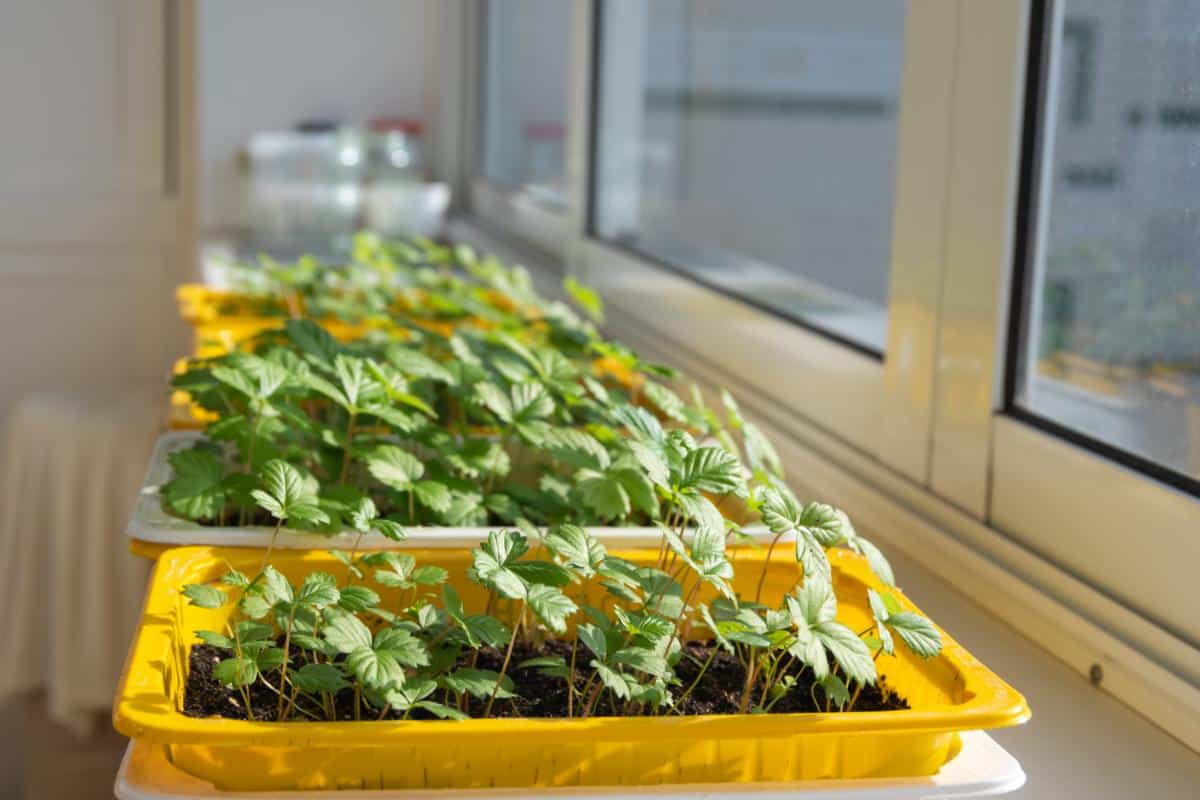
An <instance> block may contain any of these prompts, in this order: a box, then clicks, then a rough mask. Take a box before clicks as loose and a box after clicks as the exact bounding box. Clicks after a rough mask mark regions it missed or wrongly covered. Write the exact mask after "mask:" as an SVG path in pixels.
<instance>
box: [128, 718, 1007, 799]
mask: <svg viewBox="0 0 1200 800" xmlns="http://www.w3.org/2000/svg"><path fill="white" fill-rule="evenodd" d="M961 736H962V750H961V751H959V753H958V755H956V756H955V757H954V758H952V759H950V761H948V762H947V763H946V764H945V765H944V766H943V767H942V768H941V769H940V770H939V771H938V772H937V774H935V775H930V776H928V777H920V778H861V779H858V780H845V781H839V780H825V781H800V782H797V783H790V784H789V783H742V784H734V785H728V784H727V785H713V784H679V785H676V786H647V787H644V788H640V789H633V790H631V789H630V788H628V787H619V788H614V787H576V788H562V789H543V790H541V791H539V792H538V796H539V797H545V798H570V800H614V798H622V800H671V799H672V798H682V797H686V798H690V800H703V799H704V798H746V800H751V799H752V800H788V799H790V798H803V800H865V799H866V798H871V800H936V798H950V797H953V798H968V797H995V796H996V795H1001V794H1007V793H1009V792H1014V791H1016V790H1017V789H1019V788H1021V787H1022V786H1023V785H1025V773H1024V771H1022V769H1021V765H1020V764H1018V763H1017V760H1016V759H1015V758H1013V757H1012V756H1011V755H1009V754H1008V753H1007V752H1006V751H1005V750H1004V748H1002V747H1001V746H1000V745H998V744H996V742H995V741H994V740H993V739H992V738H991V737H990V736H988V735H987V734H986V733H984V732H983V731H968V732H966V733H963V734H962V735H961ZM113 792H114V794H115V795H116V797H117V800H184V799H185V798H186V800H210V798H211V800H222V798H223V799H224V800H231V798H233V797H236V796H237V795H235V794H231V793H229V792H222V791H220V790H219V789H217V788H216V787H214V786H213V785H212V784H211V783H208V782H206V781H202V780H200V779H199V778H194V777H192V776H191V775H188V774H187V773H186V772H184V771H182V770H180V769H179V768H177V767H175V766H174V765H173V764H172V763H171V762H170V760H168V758H167V755H166V751H165V749H164V748H163V747H161V746H159V745H150V744H143V743H141V742H131V743H130V744H129V747H128V748H126V750H125V757H124V758H123V759H122V761H121V768H120V769H119V770H118V772H117V780H116V784H115V785H114V787H113ZM522 795H523V793H522V792H521V790H515V789H464V790H461V791H454V790H446V789H431V790H428V791H421V790H395V791H389V790H386V789H377V790H369V789H368V790H362V791H353V790H348V791H343V792H337V793H336V794H335V793H334V792H329V791H321V790H316V791H299V792H265V793H255V794H254V795H253V797H254V798H255V800H334V799H335V798H336V800H513V799H514V798H516V797H520V796H522ZM243 796H244V797H248V796H249V795H243Z"/></svg>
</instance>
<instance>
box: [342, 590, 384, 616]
mask: <svg viewBox="0 0 1200 800" xmlns="http://www.w3.org/2000/svg"><path fill="white" fill-rule="evenodd" d="M378 605H379V595H378V594H376V593H375V592H373V591H371V590H370V589H368V588H367V587H365V586H345V587H343V588H342V590H341V593H340V596H339V597H338V607H339V608H341V609H343V610H345V611H350V612H353V613H358V612H361V611H367V610H369V609H372V608H376V607H378Z"/></svg>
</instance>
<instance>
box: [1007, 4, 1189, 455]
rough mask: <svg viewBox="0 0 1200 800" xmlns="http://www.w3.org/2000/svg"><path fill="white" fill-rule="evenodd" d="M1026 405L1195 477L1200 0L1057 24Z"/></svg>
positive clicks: (1082, 11)
mask: <svg viewBox="0 0 1200 800" xmlns="http://www.w3.org/2000/svg"><path fill="white" fill-rule="evenodd" d="M1050 30H1051V33H1050V35H1051V36H1052V37H1053V39H1052V42H1051V44H1052V48H1053V55H1052V57H1051V59H1050V66H1049V70H1048V75H1049V83H1048V91H1047V92H1046V98H1047V101H1046V108H1045V111H1044V114H1043V116H1044V123H1043V130H1042V131H1041V142H1040V148H1041V151H1040V155H1041V160H1042V163H1041V173H1042V174H1041V183H1042V190H1041V198H1040V201H1039V206H1040V209H1041V210H1040V215H1039V220H1038V228H1039V230H1038V231H1037V236H1038V239H1037V241H1036V245H1035V250H1034V256H1035V257H1034V259H1033V265H1032V269H1031V273H1032V274H1031V286H1030V290H1029V291H1028V295H1029V297H1028V301H1027V302H1028V304H1029V308H1028V313H1027V314H1026V317H1025V318H1026V319H1027V320H1031V321H1032V324H1031V325H1029V330H1027V331H1026V334H1027V336H1026V343H1025V348H1026V349H1025V352H1024V369H1023V371H1022V374H1021V375H1020V378H1021V380H1020V381H1019V383H1018V386H1017V398H1016V399H1017V402H1018V404H1019V405H1020V406H1022V407H1024V408H1025V409H1027V410H1029V411H1032V412H1034V413H1036V414H1038V415H1040V416H1043V417H1046V418H1049V419H1050V420H1052V421H1054V422H1057V423H1059V424H1061V425H1065V426H1067V427H1069V428H1072V429H1074V430H1076V431H1078V432H1080V433H1083V434H1085V435H1087V436H1090V437H1092V438H1094V439H1099V440H1101V441H1103V442H1105V443H1107V444H1109V445H1112V446H1114V447H1117V448H1120V449H1122V450H1125V451H1128V452H1130V453H1133V454H1135V455H1137V456H1140V457H1142V458H1145V459H1148V460H1150V461H1153V462H1155V463H1157V464H1159V465H1161V466H1164V467H1167V468H1169V469H1171V470H1174V471H1176V472H1179V473H1183V474H1184V475H1190V476H1192V477H1200V2H1197V1H1196V0H1145V2H1140V3H1122V2H1117V1H1116V0H1107V1H1106V2H1099V3H1098V2H1095V1H1094V0H1067V2H1064V3H1062V4H1061V13H1060V15H1059V16H1058V18H1056V19H1055V20H1054V21H1053V22H1052V24H1051V28H1050Z"/></svg>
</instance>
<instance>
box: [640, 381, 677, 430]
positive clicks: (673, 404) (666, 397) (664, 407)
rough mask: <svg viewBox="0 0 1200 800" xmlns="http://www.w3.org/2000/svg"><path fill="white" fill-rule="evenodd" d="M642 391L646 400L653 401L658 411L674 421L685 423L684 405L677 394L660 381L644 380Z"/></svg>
mask: <svg viewBox="0 0 1200 800" xmlns="http://www.w3.org/2000/svg"><path fill="white" fill-rule="evenodd" d="M642 393H643V394H645V395H646V399H647V400H649V401H650V402H651V403H654V405H655V406H656V407H657V408H658V410H659V411H661V412H662V413H664V414H666V415H667V416H668V417H670V418H671V419H673V420H675V421H676V422H683V423H687V421H688V417H687V413H686V406H684V404H683V401H682V400H680V399H679V395H677V394H675V392H673V391H671V390H670V389H668V388H667V387H666V386H663V385H662V384H661V383H655V382H654V381H646V383H645V385H644V386H643V387H642Z"/></svg>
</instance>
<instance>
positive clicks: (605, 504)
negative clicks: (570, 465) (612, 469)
mask: <svg viewBox="0 0 1200 800" xmlns="http://www.w3.org/2000/svg"><path fill="white" fill-rule="evenodd" d="M576 486H577V487H578V489H579V496H580V498H581V499H582V500H583V504H584V505H585V506H587V507H588V508H589V509H591V510H592V511H594V512H595V513H596V514H597V515H598V516H599V517H600V518H601V519H604V520H613V519H620V518H621V517H626V516H628V515H629V512H630V511H631V510H632V505H631V502H630V499H629V492H627V491H626V490H625V487H624V486H623V485H622V484H621V482H620V481H619V480H618V479H617V478H615V477H614V476H612V475H606V474H601V473H598V472H594V471H592V470H580V471H579V473H578V474H577V475H576Z"/></svg>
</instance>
